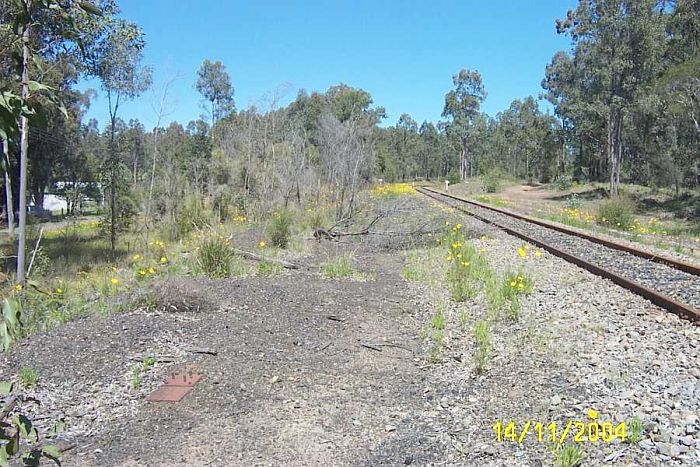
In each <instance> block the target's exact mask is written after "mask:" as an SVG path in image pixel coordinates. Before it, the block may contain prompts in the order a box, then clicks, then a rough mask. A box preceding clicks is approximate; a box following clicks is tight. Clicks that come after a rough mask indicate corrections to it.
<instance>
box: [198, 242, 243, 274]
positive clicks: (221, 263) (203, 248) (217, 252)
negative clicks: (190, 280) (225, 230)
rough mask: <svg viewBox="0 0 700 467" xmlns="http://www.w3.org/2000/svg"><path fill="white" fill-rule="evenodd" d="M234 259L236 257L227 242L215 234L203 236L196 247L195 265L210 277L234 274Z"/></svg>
mask: <svg viewBox="0 0 700 467" xmlns="http://www.w3.org/2000/svg"><path fill="white" fill-rule="evenodd" d="M235 260H236V257H235V255H234V254H233V250H232V249H231V247H230V246H229V244H228V242H227V241H226V240H224V239H222V238H220V237H218V236H216V235H211V236H208V237H206V238H204V239H203V240H202V242H201V243H200V244H199V247H198V249H197V256H196V264H197V267H198V269H199V270H200V271H201V272H202V273H203V274H204V275H206V276H207V277H209V278H212V279H216V278H224V277H230V276H233V275H235V274H234V271H235V269H234V268H233V263H234V261H235Z"/></svg>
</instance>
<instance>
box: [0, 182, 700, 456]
mask: <svg viewBox="0 0 700 467" xmlns="http://www.w3.org/2000/svg"><path fill="white" fill-rule="evenodd" d="M381 211H382V212H383V213H384V214H386V216H385V217H383V218H382V219H381V221H380V222H378V223H377V224H376V225H375V226H374V227H373V231H375V232H377V234H376V235H371V236H369V237H368V236H357V237H342V238H341V239H340V240H341V242H331V241H327V240H324V241H321V242H317V241H316V240H313V239H307V240H306V242H305V248H304V249H303V254H301V255H299V254H298V255H296V256H295V257H294V261H296V262H298V263H299V264H301V265H302V267H301V268H300V269H299V270H295V271H285V272H283V273H281V274H277V275H273V276H255V275H250V276H246V277H240V278H231V279H222V280H209V279H203V278H194V277H191V278H188V277H185V278H171V279H168V280H164V281H163V282H161V283H155V284H153V288H152V289H151V290H150V291H149V292H148V294H150V295H149V296H150V297H151V300H149V302H150V305H151V306H149V308H148V310H146V309H136V310H134V311H132V312H129V313H122V314H114V315H110V316H106V317H101V316H90V317H85V318H82V319H79V320H76V321H73V322H71V323H69V324H67V325H65V326H62V327H60V328H57V329H54V330H52V331H50V332H48V333H44V334H38V335H34V336H32V337H30V338H28V339H26V340H24V341H23V342H21V343H20V344H18V345H17V346H15V348H14V350H13V351H12V352H11V353H10V354H9V355H3V356H1V357H0V380H2V379H7V378H10V377H14V376H15V375H16V374H17V372H18V370H19V368H20V367H22V366H31V367H33V368H36V369H37V370H39V373H40V378H39V381H38V383H37V385H36V386H35V387H34V388H32V389H30V390H28V394H29V395H32V396H34V397H35V398H36V399H37V400H38V401H39V402H40V405H38V406H37V405H36V404H28V405H27V406H26V410H29V411H30V413H31V415H33V418H34V420H35V421H36V423H37V425H38V426H39V427H40V428H43V427H46V426H48V425H49V423H50V421H53V420H57V419H61V418H63V419H65V421H66V424H67V430H66V431H65V432H64V433H63V434H62V435H60V438H61V440H62V446H64V447H69V448H70V449H68V450H67V451H66V453H65V454H64V458H63V465H65V466H72V465H75V466H112V465H115V466H117V465H118V466H141V465H143V466H153V465H215V466H231V465H242V466H250V465H275V466H276V465H323V464H325V465H553V464H554V461H555V457H556V456H555V454H554V453H553V452H552V447H551V446H550V445H549V444H548V443H546V442H538V441H537V440H536V439H535V437H533V436H528V437H526V439H524V442H523V443H522V445H519V446H518V445H517V444H516V443H512V442H510V441H502V442H497V441H496V439H495V435H494V432H493V431H492V425H493V424H494V423H495V422H496V421H498V420H502V421H504V422H509V421H514V422H516V423H517V424H518V425H519V426H521V425H522V424H523V423H525V422H526V421H528V420H533V421H541V422H543V423H545V424H546V423H549V422H551V421H556V422H558V423H563V424H565V423H566V421H568V420H575V421H589V419H588V418H587V417H588V415H586V413H587V411H588V410H589V409H594V410H596V411H597V412H598V419H599V420H601V421H608V420H609V421H614V422H615V423H616V424H617V423H618V422H622V421H629V420H630V419H631V418H632V417H634V416H638V417H639V418H641V419H642V421H643V423H644V427H645V433H644V435H643V439H642V441H641V442H640V443H639V444H630V443H622V442H619V441H617V440H616V441H615V442H612V443H607V444H604V443H602V442H598V443H595V444H591V443H583V444H582V445H581V447H582V449H583V451H584V453H585V458H584V461H583V464H584V465H698V464H700V454H699V452H700V449H698V447H699V446H700V444H699V443H700V420H699V419H698V407H700V346H699V342H700V331H699V330H698V329H699V328H698V327H695V326H692V325H690V324H689V323H687V322H684V321H681V320H680V319H678V318H677V317H675V316H674V315H671V314H668V313H666V312H664V311H663V310H660V309H658V308H657V307H655V306H653V305H651V304H650V303H648V302H646V301H645V300H643V299H641V298H639V297H637V296H635V295H633V294H631V293H629V292H627V291H625V290H623V289H620V288H618V287H617V286H615V285H613V284H612V283H610V282H608V281H605V280H602V279H600V278H597V277H595V276H592V275H590V274H588V273H586V272H584V271H582V270H580V269H578V268H576V267H574V266H572V265H570V264H568V263H565V262H563V261H561V260H559V259H558V258H554V257H552V256H550V255H548V254H546V253H545V254H543V255H542V256H540V257H535V256H534V255H528V256H527V257H526V258H521V257H519V255H518V254H517V249H518V247H519V246H521V245H522V243H521V242H519V241H516V240H515V239H512V238H510V237H508V236H506V235H504V234H501V233H499V232H494V231H492V230H489V229H488V228H487V227H485V226H484V225H482V224H480V223H478V222H475V221H474V222H472V221H469V220H467V219H464V218H463V217H457V215H456V214H454V213H450V212H448V211H446V210H444V209H439V208H437V207H435V206H433V203H432V202H430V201H428V200H426V199H423V198H421V197H419V196H418V195H416V196H410V197H407V198H400V199H399V200H398V201H386V202H384V204H383V205H382V209H381ZM373 218H374V216H373V214H371V213H367V214H366V215H365V216H364V217H358V218H357V219H355V221H354V222H355V224H354V225H350V226H346V227H344V228H345V230H347V231H355V230H358V229H360V228H361V227H362V226H363V225H366V222H367V220H368V219H369V220H371V219H373ZM446 219H449V221H450V222H456V221H459V222H461V223H463V224H464V229H465V230H467V231H468V232H469V235H470V237H472V240H471V241H472V242H473V243H474V244H475V245H476V246H477V247H478V248H483V249H484V250H485V251H486V252H487V256H488V259H489V261H490V263H491V265H492V267H493V268H494V269H495V270H496V271H504V270H506V269H511V268H513V266H514V265H516V266H517V267H518V268H521V269H522V270H523V271H527V273H528V274H529V275H530V276H531V277H532V278H533V280H534V291H533V293H532V294H530V295H528V296H527V297H525V298H524V299H523V301H522V310H521V316H520V319H519V321H517V322H512V321H509V320H506V319H503V318H497V319H495V320H494V321H493V323H492V332H493V356H492V359H491V360H490V362H489V364H488V367H487V371H486V372H485V373H483V374H477V373H476V372H475V368H474V364H473V354H474V345H473V338H472V328H473V323H474V322H475V321H476V320H477V319H480V318H482V317H485V316H487V311H486V306H485V298H484V297H483V296H482V295H479V296H477V297H476V298H475V299H473V300H471V301H468V302H465V303H462V304H456V303H453V302H449V300H448V295H447V293H446V291H445V290H444V284H442V282H443V281H442V273H443V271H442V270H441V269H440V266H437V265H435V264H437V263H435V262H434V261H428V259H430V258H433V259H434V258H435V257H437V256H442V255H443V252H442V250H441V249H440V248H441V247H436V246H434V245H435V244H436V243H435V238H436V237H437V236H438V234H437V231H438V230H439V229H441V228H444V223H445V220H446ZM408 233H410V235H407V234H408ZM241 241H242V242H246V241H247V242H254V241H255V240H254V238H253V237H250V238H247V239H241ZM234 242H235V239H234ZM339 254H347V255H351V257H352V258H353V264H354V266H355V268H356V269H357V270H359V271H360V272H362V274H358V275H356V276H355V277H353V278H345V279H333V280H332V279H327V278H325V277H324V276H323V274H322V264H323V263H324V262H326V261H328V259H329V258H333V257H335V256H337V255H339ZM410 255H418V257H419V258H420V257H422V256H421V255H423V256H425V258H426V261H425V263H424V264H425V267H426V268H428V273H429V275H430V276H431V277H432V278H433V280H430V281H427V282H426V281H422V282H409V281H407V280H406V279H404V277H402V275H401V271H402V268H403V267H404V265H405V264H406V263H407V256H410ZM430 268H433V269H430ZM438 303H448V307H447V313H446V316H447V327H446V338H445V344H444V346H443V348H442V352H441V353H440V356H439V358H438V359H433V360H432V361H429V360H428V359H427V358H426V355H427V353H426V351H427V349H428V347H429V343H428V342H426V341H425V339H424V337H425V334H424V330H425V328H426V325H427V323H428V322H429V321H430V319H431V317H432V316H433V315H434V313H435V309H436V307H437V306H438ZM460 316H466V317H467V319H466V321H464V322H460V319H459V317H460ZM201 348H206V349H208V350H213V351H215V353H216V355H209V354H202V353H197V352H193V350H197V349H201ZM144 356H153V357H155V358H156V360H157V363H156V364H155V365H154V366H153V368H151V369H150V370H148V371H146V372H143V374H142V375H141V378H140V384H139V385H138V387H135V385H134V384H133V368H134V365H138V364H139V362H140V361H142V359H143V357H144ZM174 370H192V371H195V372H197V373H200V374H202V375H203V376H204V379H203V380H202V382H200V383H199V384H198V385H197V386H196V388H195V389H194V391H193V392H192V393H190V394H189V395H188V396H186V397H185V398H184V399H183V401H182V402H179V403H175V404H170V403H149V402H146V401H145V398H146V396H147V395H148V394H149V393H150V392H152V391H153V390H154V389H155V388H156V387H157V386H158V385H159V383H160V382H161V381H162V380H163V378H165V377H166V376H167V375H168V374H169V373H171V372H172V371H174Z"/></svg>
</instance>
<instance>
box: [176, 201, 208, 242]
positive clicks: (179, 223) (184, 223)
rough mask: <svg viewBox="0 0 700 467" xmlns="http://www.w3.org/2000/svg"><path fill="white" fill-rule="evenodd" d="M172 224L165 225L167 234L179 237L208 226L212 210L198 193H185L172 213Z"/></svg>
mask: <svg viewBox="0 0 700 467" xmlns="http://www.w3.org/2000/svg"><path fill="white" fill-rule="evenodd" d="M173 219H174V224H173V225H167V230H168V236H169V237H170V238H171V239H173V240H176V239H180V238H183V237H184V236H186V235H187V234H188V233H190V232H192V231H193V230H195V229H198V228H202V227H206V226H210V225H211V223H212V222H211V220H212V211H211V209H210V208H209V206H207V205H206V204H205V203H204V200H202V199H201V197H200V196H198V195H187V196H185V197H184V199H183V200H182V202H181V203H179V204H178V206H177V209H176V210H175V213H174V215H173Z"/></svg>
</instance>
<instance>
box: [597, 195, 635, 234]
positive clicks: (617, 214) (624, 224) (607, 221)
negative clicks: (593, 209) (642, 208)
mask: <svg viewBox="0 0 700 467" xmlns="http://www.w3.org/2000/svg"><path fill="white" fill-rule="evenodd" d="M636 209H637V206H636V205H635V203H634V201H632V200H631V199H630V198H624V197H620V198H614V199H609V200H606V201H603V202H602V203H600V206H598V216H597V221H598V222H599V223H601V224H603V225H607V226H610V227H613V228H617V229H623V230H627V229H628V228H629V227H630V225H632V221H633V220H634V213H635V211H636Z"/></svg>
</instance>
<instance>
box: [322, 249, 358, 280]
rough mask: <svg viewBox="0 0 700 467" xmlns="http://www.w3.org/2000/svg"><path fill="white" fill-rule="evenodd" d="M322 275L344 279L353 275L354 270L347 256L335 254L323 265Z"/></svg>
mask: <svg viewBox="0 0 700 467" xmlns="http://www.w3.org/2000/svg"><path fill="white" fill-rule="evenodd" d="M323 275H324V276H325V277H327V278H328V279H344V278H349V277H353V276H354V275H355V270H354V269H353V267H352V261H351V260H350V257H349V256H346V255H341V256H336V257H335V258H333V259H331V260H330V261H328V262H327V263H325V264H324V265H323Z"/></svg>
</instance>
